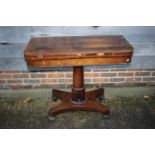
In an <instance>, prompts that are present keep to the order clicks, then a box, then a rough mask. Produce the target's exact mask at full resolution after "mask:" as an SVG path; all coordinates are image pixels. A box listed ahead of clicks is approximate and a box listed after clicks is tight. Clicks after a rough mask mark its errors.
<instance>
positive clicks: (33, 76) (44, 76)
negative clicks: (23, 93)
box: [30, 73, 46, 78]
mask: <svg viewBox="0 0 155 155" xmlns="http://www.w3.org/2000/svg"><path fill="white" fill-rule="evenodd" d="M30 75H31V78H46V74H43V73H42V74H41V73H39V74H38V73H31V74H30Z"/></svg>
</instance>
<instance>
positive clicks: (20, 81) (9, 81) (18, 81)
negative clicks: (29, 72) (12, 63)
mask: <svg viewBox="0 0 155 155" xmlns="http://www.w3.org/2000/svg"><path fill="white" fill-rule="evenodd" d="M7 83H23V80H16V79H13V80H12V79H11V80H7Z"/></svg>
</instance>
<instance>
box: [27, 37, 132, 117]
mask: <svg viewBox="0 0 155 155" xmlns="http://www.w3.org/2000/svg"><path fill="white" fill-rule="evenodd" d="M132 53H133V47H132V46H131V45H130V44H129V43H128V41H127V40H126V39H125V38H124V37H123V36H121V35H107V36H64V37H36V38H31V40H30V41H29V43H28V45H27V47H26V49H25V51H24V56H25V59H26V61H27V65H28V66H29V67H58V66H73V86H72V91H71V92H65V91H61V90H56V89H54V90H53V91H52V93H53V98H59V99H61V100H62V102H61V103H60V104H59V105H57V106H55V107H54V108H51V109H50V110H49V118H50V119H53V118H54V117H55V116H56V115H57V114H59V113H61V112H66V111H76V110H83V111H94V112H101V113H103V114H108V113H109V108H108V107H106V106H103V105H101V103H100V101H99V100H98V98H99V97H100V96H102V95H103V93H104V89H103V88H99V89H96V90H92V91H88V92H86V91H85V87H84V71H83V66H88V65H105V64H126V63H129V62H130V61H131V57H132Z"/></svg>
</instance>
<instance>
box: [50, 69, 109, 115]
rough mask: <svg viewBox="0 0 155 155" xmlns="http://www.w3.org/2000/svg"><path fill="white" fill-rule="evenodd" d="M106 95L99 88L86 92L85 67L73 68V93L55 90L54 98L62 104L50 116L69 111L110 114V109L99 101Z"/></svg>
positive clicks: (53, 92)
mask: <svg viewBox="0 0 155 155" xmlns="http://www.w3.org/2000/svg"><path fill="white" fill-rule="evenodd" d="M103 94H104V89H103V88H99V89H96V90H92V91H88V92H86V91H85V87H84V73H83V67H82V66H77V67H73V87H72V92H65V91H61V90H56V89H54V90H53V91H52V95H53V98H59V99H61V100H62V102H61V103H60V104H59V105H57V106H55V107H52V108H51V109H50V110H49V116H51V117H54V116H55V115H57V114H59V113H62V112H67V111H77V110H82V111H94V112H101V113H104V114H108V113H109V108H107V107H105V106H103V105H101V103H100V101H99V100H98V99H97V98H99V97H100V96H102V95H103Z"/></svg>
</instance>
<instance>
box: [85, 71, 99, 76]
mask: <svg viewBox="0 0 155 155" xmlns="http://www.w3.org/2000/svg"><path fill="white" fill-rule="evenodd" d="M98 76H99V73H92V72H85V73H84V77H98Z"/></svg>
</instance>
